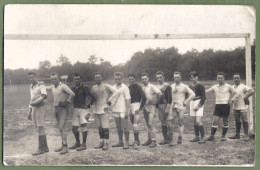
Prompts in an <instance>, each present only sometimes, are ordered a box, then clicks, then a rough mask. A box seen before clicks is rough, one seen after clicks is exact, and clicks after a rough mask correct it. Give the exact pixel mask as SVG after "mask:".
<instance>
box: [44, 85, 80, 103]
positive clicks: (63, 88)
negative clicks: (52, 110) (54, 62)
mask: <svg viewBox="0 0 260 170" xmlns="http://www.w3.org/2000/svg"><path fill="white" fill-rule="evenodd" d="M46 89H47V90H51V91H52V94H53V98H54V106H59V103H60V102H65V101H68V102H71V99H72V97H74V96H75V94H74V92H73V91H72V90H71V89H70V88H69V87H68V86H67V85H66V84H63V83H61V82H60V83H59V84H58V85H57V86H55V85H51V86H48V87H46Z"/></svg>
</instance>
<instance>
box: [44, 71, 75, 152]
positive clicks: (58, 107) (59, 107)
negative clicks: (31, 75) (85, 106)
mask: <svg viewBox="0 0 260 170" xmlns="http://www.w3.org/2000/svg"><path fill="white" fill-rule="evenodd" d="M51 82H52V85H51V86H48V87H46V88H47V90H51V91H52V94H53V98H54V106H55V117H56V120H57V123H58V128H59V131H60V135H61V140H62V146H61V147H60V148H58V149H55V152H60V154H66V153H68V145H67V131H66V130H67V127H66V121H67V118H68V115H69V104H70V103H71V100H72V98H73V97H74V96H75V94H74V93H73V91H72V90H71V89H70V88H69V87H68V86H67V85H66V84H63V83H62V82H61V81H60V79H59V75H58V73H52V74H51Z"/></svg>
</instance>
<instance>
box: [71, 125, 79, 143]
mask: <svg viewBox="0 0 260 170" xmlns="http://www.w3.org/2000/svg"><path fill="white" fill-rule="evenodd" d="M72 132H73V134H74V137H75V139H76V142H77V143H80V140H79V131H78V126H73V128H72Z"/></svg>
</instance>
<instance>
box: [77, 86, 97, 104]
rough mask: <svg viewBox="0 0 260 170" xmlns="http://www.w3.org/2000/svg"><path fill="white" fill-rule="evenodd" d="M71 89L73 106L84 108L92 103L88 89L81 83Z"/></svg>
mask: <svg viewBox="0 0 260 170" xmlns="http://www.w3.org/2000/svg"><path fill="white" fill-rule="evenodd" d="M72 91H73V92H74V93H75V97H74V108H81V109H84V108H87V107H89V106H90V105H92V104H93V103H94V101H95V99H94V97H93V96H92V94H91V92H90V89H89V88H88V87H87V86H84V85H83V84H82V85H81V86H80V87H76V86H75V87H73V88H72Z"/></svg>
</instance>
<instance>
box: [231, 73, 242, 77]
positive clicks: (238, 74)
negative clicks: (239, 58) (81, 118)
mask: <svg viewBox="0 0 260 170" xmlns="http://www.w3.org/2000/svg"><path fill="white" fill-rule="evenodd" d="M234 75H238V76H239V77H241V74H240V73H238V72H236V73H234ZM234 75H233V76H234Z"/></svg>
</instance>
